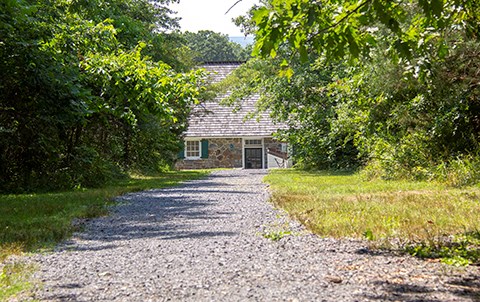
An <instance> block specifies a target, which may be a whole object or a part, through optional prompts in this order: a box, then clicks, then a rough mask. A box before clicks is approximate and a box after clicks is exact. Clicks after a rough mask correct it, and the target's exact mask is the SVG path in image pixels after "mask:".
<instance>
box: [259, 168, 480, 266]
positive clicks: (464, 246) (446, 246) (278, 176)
mask: <svg viewBox="0 0 480 302" xmlns="http://www.w3.org/2000/svg"><path fill="white" fill-rule="evenodd" d="M265 182H267V183H269V184H270V185H271V188H272V189H273V196H272V201H273V202H274V203H275V204H276V205H278V206H279V207H281V208H283V209H285V210H286V211H287V212H288V213H289V214H290V215H292V216H293V217H295V218H296V219H298V220H300V221H301V222H302V223H303V224H305V225H306V226H307V227H308V228H309V229H310V230H312V231H313V232H314V233H316V234H319V235H321V236H328V237H335V238H341V237H353V238H365V239H369V240H372V241H373V242H375V243H377V245H382V246H384V247H385V246H389V247H390V248H402V249H404V250H408V251H409V252H411V253H412V254H415V255H418V256H422V257H438V258H445V259H447V258H448V259H450V260H448V259H447V260H445V261H447V262H448V261H450V262H455V263H457V262H458V263H461V264H466V263H468V262H470V263H472V262H478V261H479V255H480V251H479V248H480V201H479V200H480V189H479V188H478V187H465V188H451V187H447V186H445V185H442V184H438V183H429V182H403V181H383V180H374V181H366V180H363V179H362V178H361V176H360V175H358V174H335V173H326V172H305V171H298V170H275V171H271V172H270V174H269V175H268V176H267V177H266V178H265ZM451 235H455V236H451ZM393 243H395V244H393ZM459 246H460V247H459ZM453 250H458V253H457V254H455V253H454V254H452V255H450V254H451V252H452V251H453ZM457 258H458V259H457ZM452 259H454V260H452ZM455 259H456V260H458V261H456V260H455Z"/></svg>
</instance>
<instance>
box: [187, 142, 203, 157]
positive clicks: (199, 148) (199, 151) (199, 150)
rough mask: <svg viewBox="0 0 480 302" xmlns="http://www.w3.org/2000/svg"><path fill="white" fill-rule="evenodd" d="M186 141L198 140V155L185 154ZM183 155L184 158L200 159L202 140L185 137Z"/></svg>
mask: <svg viewBox="0 0 480 302" xmlns="http://www.w3.org/2000/svg"><path fill="white" fill-rule="evenodd" d="M187 142H198V156H187ZM183 156H184V159H186V160H201V159H202V140H201V139H185V141H184V148H183Z"/></svg>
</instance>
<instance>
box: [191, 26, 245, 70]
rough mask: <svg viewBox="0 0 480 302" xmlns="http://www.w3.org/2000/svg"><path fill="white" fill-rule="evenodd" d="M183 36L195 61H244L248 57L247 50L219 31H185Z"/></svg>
mask: <svg viewBox="0 0 480 302" xmlns="http://www.w3.org/2000/svg"><path fill="white" fill-rule="evenodd" d="M184 37H185V40H186V44H187V46H188V47H189V48H190V49H191V50H192V51H193V53H194V59H195V61H197V62H218V61H246V60H247V59H248V57H249V54H248V52H247V50H245V49H244V48H242V46H241V45H240V44H238V43H234V42H231V41H230V40H229V39H228V36H227V35H223V34H221V33H216V32H213V31H210V30H200V31H199V32H198V33H192V32H186V33H185V34H184Z"/></svg>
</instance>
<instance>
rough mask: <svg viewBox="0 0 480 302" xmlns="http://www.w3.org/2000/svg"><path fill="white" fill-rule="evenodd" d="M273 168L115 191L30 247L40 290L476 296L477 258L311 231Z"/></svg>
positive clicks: (53, 293) (58, 293) (208, 295)
mask: <svg viewBox="0 0 480 302" xmlns="http://www.w3.org/2000/svg"><path fill="white" fill-rule="evenodd" d="M265 173H266V172H264V171H260V170H228V171H216V172H214V173H213V174H212V175H211V176H209V177H208V178H206V179H203V180H196V181H191V182H188V183H185V184H183V185H180V186H177V187H173V188H168V189H161V190H151V191H145V192H140V193H132V194H128V195H125V196H122V197H119V198H118V200H119V203H118V205H117V206H116V207H115V208H114V210H113V213H112V215H110V216H108V217H104V218H100V219H95V220H92V221H88V222H87V223H86V225H85V231H84V232H83V233H78V234H75V236H74V237H73V238H72V239H71V240H70V241H68V242H66V243H64V244H62V245H60V246H59V247H58V248H57V249H56V250H55V251H54V252H52V253H48V254H42V255H34V256H32V258H31V261H34V262H36V263H37V265H38V271H37V272H36V273H35V275H34V277H35V278H36V280H38V281H37V282H38V284H39V285H38V286H37V290H36V292H35V296H34V298H35V299H39V300H47V301H242V300H246V301H479V299H480V296H479V295H480V293H479V291H478V289H479V288H480V280H479V276H480V273H479V268H478V267H469V268H461V269H458V268H452V267H447V266H445V265H442V264H440V263H432V262H426V261H421V260H417V259H415V258H413V257H409V256H399V255H394V254H392V253H380V252H375V251H371V250H369V249H368V246H367V244H366V243H365V242H361V241H354V240H334V239H323V238H319V237H317V236H315V235H312V234H309V233H308V232H307V231H305V230H304V229H303V228H302V227H301V226H300V225H299V224H298V223H296V222H295V221H291V220H289V219H288V217H287V216H286V215H285V214H284V213H282V212H281V211H279V210H276V209H274V208H273V206H272V205H271V204H269V203H268V201H267V200H268V197H269V194H268V190H267V186H266V185H265V184H263V183H262V178H263V176H264V175H265ZM288 233H291V234H288ZM282 234H284V235H285V236H283V238H281V239H280V240H277V241H275V240H273V238H274V237H275V236H277V237H282V236H281V235H282Z"/></svg>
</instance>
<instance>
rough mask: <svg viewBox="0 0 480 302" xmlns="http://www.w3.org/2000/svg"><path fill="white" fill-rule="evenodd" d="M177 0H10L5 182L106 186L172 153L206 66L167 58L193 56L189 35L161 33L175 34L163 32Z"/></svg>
mask: <svg viewBox="0 0 480 302" xmlns="http://www.w3.org/2000/svg"><path fill="white" fill-rule="evenodd" d="M169 2H170V1H168V0H165V1H157V2H155V3H156V4H153V3H151V2H149V1H144V0H138V1H124V0H117V1H100V0H98V1H97V0H85V1H74V2H65V1H56V0H52V1H46V2H45V1H44V2H41V3H39V2H34V1H32V2H29V1H9V0H2V2H1V3H0V5H1V7H2V10H1V13H0V35H1V41H2V42H1V43H0V55H1V56H0V57H1V60H0V77H1V81H0V122H1V124H0V190H4V191H23V190H32V189H35V190H36V189H59V188H72V187H73V186H85V185H86V186H98V185H102V184H103V183H104V182H106V181H107V180H108V179H109V178H110V177H112V176H114V174H116V173H121V172H124V171H128V170H129V169H137V168H142V167H144V166H145V165H144V163H145V162H147V159H149V160H152V159H156V160H157V162H156V164H153V166H156V167H159V166H160V165H165V164H168V163H172V161H173V159H174V156H173V155H174V154H175V153H176V152H175V148H176V145H177V144H178V143H177V141H178V140H179V135H180V132H181V131H182V129H183V128H184V127H185V120H186V117H187V115H188V108H190V105H191V104H193V103H194V102H196V97H197V95H198V94H199V93H200V91H201V90H202V88H201V86H202V81H203V80H202V79H203V74H202V73H201V72H200V71H195V72H188V73H177V72H176V71H175V70H174V69H172V68H171V67H170V66H168V65H166V64H165V63H163V62H161V61H158V59H159V58H164V59H165V61H169V63H170V62H172V63H173V65H174V67H175V68H177V70H182V69H186V67H187V65H186V64H188V63H186V64H185V63H184V62H182V61H181V60H179V59H178V57H175V53H176V47H177V46H178V47H179V48H182V47H183V46H182V44H181V42H180V40H178V43H176V44H175V45H176V46H174V47H171V46H168V45H167V46H165V45H163V43H162V41H164V40H165V39H167V38H172V39H174V40H175V35H170V34H167V33H163V32H162V30H167V29H169V28H171V27H172V26H175V20H174V19H171V18H170V17H168V15H167V14H166V8H165V5H166V4H168V3H169ZM98 7H101V8H102V9H98ZM142 12H143V13H142ZM176 41H177V40H176ZM160 44H162V47H158V48H156V47H152V45H153V46H155V45H160ZM147 55H150V56H147ZM179 57H180V56H179ZM152 140H157V141H159V142H162V143H163V144H162V145H161V146H160V145H158V144H151V145H146V144H149V143H150V142H151V141H152ZM138 148H143V149H144V150H142V152H137V151H136V150H137V149H138ZM150 163H151V161H150Z"/></svg>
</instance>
